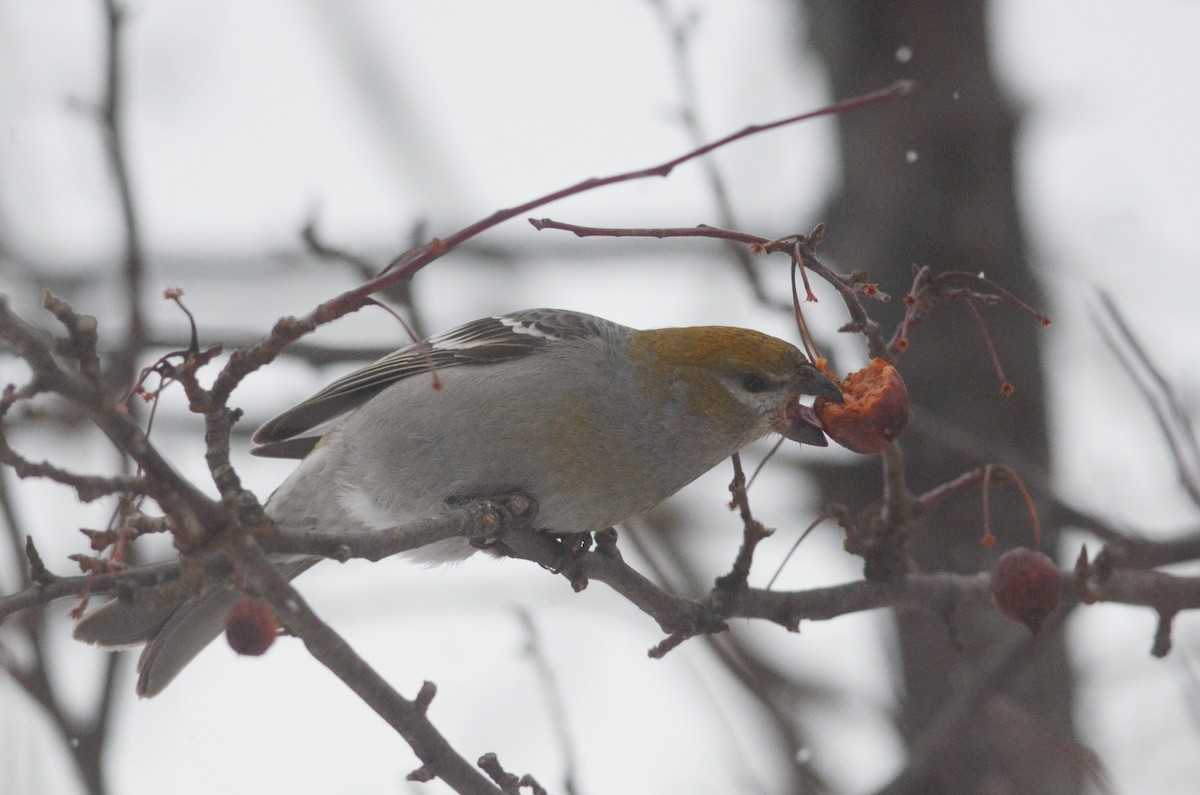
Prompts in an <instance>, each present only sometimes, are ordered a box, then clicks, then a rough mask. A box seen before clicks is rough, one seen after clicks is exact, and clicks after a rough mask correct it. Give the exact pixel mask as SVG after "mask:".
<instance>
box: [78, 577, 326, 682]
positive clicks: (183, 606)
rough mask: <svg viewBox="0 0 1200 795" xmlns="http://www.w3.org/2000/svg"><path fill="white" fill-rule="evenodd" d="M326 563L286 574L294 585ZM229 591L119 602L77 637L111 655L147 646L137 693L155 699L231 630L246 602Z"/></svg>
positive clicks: (99, 612)
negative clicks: (233, 615) (229, 619)
mask: <svg viewBox="0 0 1200 795" xmlns="http://www.w3.org/2000/svg"><path fill="white" fill-rule="evenodd" d="M319 560H320V558H313V557H305V558H292V559H291V560H288V561H287V562H286V563H283V564H281V566H280V569H281V571H282V572H283V574H285V575H286V576H287V577H288V579H291V578H293V577H297V576H299V575H300V574H301V573H303V572H304V571H307V570H308V569H309V568H310V567H312V566H313V564H315V563H317V561H319ZM242 598H244V597H243V596H242V594H241V593H240V592H239V591H237V590H236V589H234V588H232V587H230V586H228V585H225V586H221V587H218V588H215V589H213V590H211V591H207V592H205V593H203V594H200V595H199V596H193V597H191V598H189V599H186V600H184V601H183V602H179V603H176V604H167V605H155V604H132V603H125V602H121V601H120V600H113V601H111V602H108V603H107V604H104V605H101V606H100V607H98V608H96V609H95V610H93V611H91V612H90V613H88V614H87V615H86V616H84V617H83V619H82V620H80V622H79V623H78V624H76V625H75V632H74V634H75V637H76V638H77V639H78V640H82V641H84V642H86V643H93V644H96V645H98V646H103V647H105V648H109V649H114V650H115V649H125V648H129V647H131V646H137V645H140V644H142V643H144V644H146V648H145V649H143V650H142V656H141V657H140V658H138V681H137V693H138V695H139V696H145V697H150V696H155V695H158V694H159V693H161V692H162V690H163V688H165V687H166V686H167V685H169V684H170V683H171V681H172V680H173V679H174V678H175V677H176V676H178V675H179V672H180V671H182V670H183V669H184V668H185V667H186V666H187V664H188V663H190V662H191V661H192V659H193V658H195V656H196V655H197V654H199V653H200V652H201V651H203V649H204V647H205V646H207V645H208V644H209V643H211V642H212V641H213V640H214V639H215V638H216V637H217V636H218V635H220V634H221V632H222V631H223V630H224V629H225V615H226V614H227V613H228V612H229V608H231V607H233V605H234V604H236V603H237V602H238V601H239V600H240V599H242Z"/></svg>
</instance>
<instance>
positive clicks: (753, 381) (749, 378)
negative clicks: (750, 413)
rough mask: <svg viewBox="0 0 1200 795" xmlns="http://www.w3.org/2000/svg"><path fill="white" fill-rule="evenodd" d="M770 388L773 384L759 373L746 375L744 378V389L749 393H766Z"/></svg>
mask: <svg viewBox="0 0 1200 795" xmlns="http://www.w3.org/2000/svg"><path fill="white" fill-rule="evenodd" d="M770 388H771V384H770V383H769V382H768V381H767V379H765V378H763V377H762V376H761V375H759V374H758V373H746V374H745V375H743V376H742V389H744V390H746V391H747V392H751V393H754V392H766V391H767V390H768V389H770Z"/></svg>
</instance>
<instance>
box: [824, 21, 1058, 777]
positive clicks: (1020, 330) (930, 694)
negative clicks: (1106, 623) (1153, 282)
mask: <svg viewBox="0 0 1200 795" xmlns="http://www.w3.org/2000/svg"><path fill="white" fill-rule="evenodd" d="M806 9H807V12H808V20H809V27H810V30H809V35H810V37H811V40H812V42H813V43H814V45H815V46H816V48H817V50H818V51H819V53H820V54H821V56H822V57H823V58H824V61H825V64H826V66H827V68H828V72H829V79H830V82H831V86H832V93H833V95H834V96H835V97H837V98H843V97H848V96H851V95H853V94H856V93H859V92H862V91H866V90H870V89H874V88H879V87H882V86H886V85H888V84H890V83H891V82H893V81H894V80H896V79H899V78H913V79H915V80H916V81H917V89H916V92H915V94H914V95H912V96H909V97H907V98H905V99H903V100H901V101H899V102H893V103H890V104H887V105H884V106H880V107H875V108H870V109H867V110H863V111H858V112H856V113H853V114H850V115H847V116H842V117H840V118H839V119H838V124H839V125H840V137H841V141H840V153H841V159H842V169H843V174H844V181H843V184H842V188H841V193H840V194H839V195H837V196H836V197H835V198H834V199H833V200H832V202H831V204H830V206H829V207H828V208H827V212H826V214H825V217H824V220H825V221H826V222H827V224H828V228H827V231H826V235H825V240H826V242H825V245H824V248H823V249H822V250H823V252H824V254H825V256H826V258H827V259H828V260H830V261H832V262H833V263H834V264H835V267H837V268H838V269H839V270H842V271H849V270H853V269H863V270H867V271H869V272H870V274H871V277H872V280H873V281H877V282H878V283H879V284H880V286H881V287H882V288H883V289H884V290H885V291H887V292H889V293H891V294H892V295H893V297H894V299H895V300H893V301H892V302H891V303H890V304H888V305H884V306H879V307H878V312H877V313H876V316H877V317H878V318H880V319H881V320H883V321H884V322H885V324H894V323H895V322H896V321H897V320H898V319H899V317H900V315H901V314H902V312H903V309H904V307H903V302H902V301H900V300H899V299H900V297H901V296H903V295H904V293H905V292H906V289H907V286H908V285H909V283H910V281H911V277H912V268H913V265H914V264H916V265H928V266H931V267H932V268H934V269H935V270H937V271H944V270H965V271H970V272H984V273H986V274H987V276H988V277H989V278H991V279H993V280H995V281H997V282H999V283H1000V284H1002V285H1004V286H1005V287H1007V288H1008V289H1009V290H1011V291H1013V292H1014V293H1016V294H1017V295H1019V296H1021V297H1022V298H1024V299H1026V300H1028V301H1029V302H1030V303H1033V304H1035V305H1036V304H1037V302H1038V294H1037V285H1036V284H1035V282H1034V279H1033V276H1032V274H1031V272H1030V268H1029V263H1028V262H1027V261H1026V260H1025V257H1024V247H1023V241H1022V237H1021V230H1020V224H1019V219H1018V216H1017V208H1016V201H1015V196H1014V183H1013V176H1014V173H1013V172H1014V169H1013V132H1014V126H1015V120H1014V116H1013V113H1012V110H1011V109H1010V108H1009V107H1008V106H1007V105H1006V104H1005V102H1004V100H1003V98H1002V97H1001V96H1000V95H999V92H998V90H997V87H996V85H995V84H994V82H993V79H992V75H991V72H990V68H989V62H988V42H987V34H986V21H987V20H986V13H985V12H986V9H985V6H984V4H983V3H981V2H977V1H972V2H960V1H959V0H939V1H935V0H919V2H911V3H883V2H861V1H859V0H854V1H853V2H851V1H849V0H809V2H807V3H806ZM983 315H984V317H985V320H986V323H987V326H988V328H989V330H990V332H991V334H992V337H993V339H994V341H995V343H996V347H997V350H998V353H999V356H1000V358H1001V361H1002V363H1003V366H1004V369H1005V371H1006V374H1007V377H1008V380H1009V381H1011V382H1012V383H1013V384H1014V385H1015V387H1016V392H1015V394H1014V395H1013V396H1011V397H1007V398H1006V397H1002V396H1001V393H1000V386H1001V381H1000V380H999V379H998V378H997V377H996V375H995V374H994V373H993V369H992V364H991V359H990V357H989V355H988V351H987V347H986V343H985V341H984V338H983V336H982V334H981V332H980V330H979V327H978V324H977V322H976V321H975V319H974V317H973V316H972V314H971V313H970V311H969V309H968V308H967V307H966V306H965V305H959V304H953V305H944V306H942V307H941V308H939V309H938V310H937V311H936V312H935V313H934V314H933V315H932V317H931V319H930V320H929V321H927V322H926V323H925V324H924V325H923V326H921V327H920V328H919V329H918V330H917V331H916V332H915V333H914V334H913V336H912V339H911V347H910V349H909V351H908V352H907V353H906V354H905V355H904V356H903V358H902V360H901V363H900V369H901V372H902V374H903V376H904V379H905V381H906V383H907V385H908V389H909V393H910V396H911V399H912V402H913V406H914V422H913V424H912V425H911V426H910V428H909V430H908V431H907V432H906V433H905V434H904V436H903V437H902V440H901V444H902V447H903V449H904V453H905V457H906V461H907V464H908V473H909V482H910V486H911V487H912V488H913V489H914V491H922V490H924V489H927V488H929V487H931V486H934V485H936V484H938V483H941V482H943V481H945V480H948V479H950V478H952V477H954V476H956V475H959V474H961V473H963V472H965V471H967V470H969V469H971V468H974V467H975V466H978V465H979V464H982V463H987V462H993V463H997V462H999V463H1008V464H1011V465H1012V466H1013V467H1014V468H1016V469H1017V470H1018V472H1021V471H1031V468H1036V469H1038V470H1040V471H1043V472H1044V471H1045V470H1046V468H1047V467H1048V449H1047V439H1046V421H1045V415H1044V406H1043V398H1042V395H1043V390H1042V385H1043V384H1042V378H1043V376H1042V372H1041V368H1040V359H1039V347H1038V342H1039V334H1040V333H1041V329H1040V328H1039V325H1038V323H1037V322H1036V320H1034V319H1033V318H1031V317H1029V316H1028V315H1025V314H1023V313H1021V312H1019V311H1017V310H1016V309H1015V308H1013V307H1012V306H1001V307H997V308H985V309H983ZM891 327H892V325H885V328H889V329H890V328H891ZM964 439H970V440H971V441H970V442H969V443H965V444H964V443H963V440H964ZM954 440H957V441H954ZM878 467H879V465H878V463H877V462H876V461H875V460H873V459H863V460H862V462H861V464H859V465H857V466H852V467H844V468H839V469H837V470H834V471H825V472H823V473H822V474H821V481H822V488H823V490H824V496H825V497H826V499H828V500H833V501H837V502H841V503H845V504H847V505H851V506H863V505H867V504H870V503H871V502H872V501H875V500H877V499H878V498H879V475H878ZM991 503H992V506H991V507H992V511H991V513H992V520H993V525H992V527H993V530H994V532H995V533H996V535H997V536H998V538H999V544H998V547H997V550H988V549H985V548H984V547H983V546H982V545H981V544H980V542H979V538H980V535H981V516H982V514H981V508H980V501H979V499H978V497H977V496H975V497H964V498H960V499H959V500H958V501H956V502H955V503H954V504H952V505H950V506H947V507H944V508H940V509H938V510H937V511H935V512H934V513H933V515H931V516H929V517H926V519H925V520H924V521H923V522H922V523H921V525H920V527H919V529H918V531H917V532H916V533H915V534H914V536H913V538H912V543H911V551H912V554H913V558H914V560H915V561H916V565H917V566H918V567H919V568H921V569H922V570H927V571H937V570H950V571H958V572H974V571H979V570H981V569H986V568H988V567H989V566H990V565H991V562H992V561H993V560H994V558H995V556H996V555H997V554H998V553H999V551H1003V550H1004V549H1007V548H1010V547H1013V546H1019V545H1032V539H1031V527H1030V522H1029V519H1028V517H1027V514H1026V513H1025V511H1024V509H1023V507H1022V506H1021V503H1020V500H1019V499H1017V498H1016V496H1015V493H1014V492H1013V490H1012V489H1010V488H1007V487H1001V488H999V489H996V490H994V493H993V496H992V500H991ZM1051 530H1052V529H1051ZM1053 541H1054V538H1053V533H1052V532H1051V534H1050V537H1049V538H1048V539H1047V542H1048V543H1049V544H1050V545H1052V544H1053ZM993 613H994V611H993V612H988V613H986V614H984V613H981V612H980V611H976V613H975V614H971V615H961V614H956V615H954V616H951V617H949V618H947V617H943V616H936V615H931V614H928V613H918V612H912V611H908V612H899V613H897V615H896V623H897V631H898V639H899V644H900V649H899V657H900V665H901V666H902V680H901V681H902V682H903V688H904V691H903V695H902V697H901V703H902V715H900V716H899V718H898V722H899V725H900V727H901V731H902V732H903V734H904V737H905V740H906V742H907V743H908V747H909V749H910V751H911V752H912V757H911V762H910V767H909V769H908V770H906V771H905V774H904V775H903V776H901V777H900V778H898V779H897V780H896V781H895V782H893V784H892V786H891V787H890V788H889V790H888V791H889V792H912V793H918V792H919V793H948V794H949V793H952V794H953V795H971V794H972V793H980V795H983V793H987V794H988V795H996V794H997V793H1054V795H1062V794H1063V793H1072V792H1080V791H1081V789H1082V784H1081V781H1080V779H1081V775H1080V767H1081V766H1080V765H1079V764H1072V763H1071V761H1070V759H1071V758H1076V759H1077V758H1080V757H1079V756H1078V755H1077V753H1076V752H1075V751H1074V749H1075V748H1076V746H1075V743H1074V738H1073V732H1072V725H1071V702H1072V694H1071V678H1070V671H1069V667H1068V661H1067V656H1066V652H1065V649H1064V644H1063V638H1062V633H1061V626H1060V624H1055V625H1053V626H1051V627H1048V628H1047V630H1046V631H1044V632H1043V633H1042V636H1041V637H1039V638H1038V639H1037V641H1036V642H1035V643H1032V644H1030V645H1029V646H1028V647H1027V648H1026V649H1024V650H1023V651H1022V652H1021V653H1020V655H1019V656H1018V658H1017V659H1016V660H1015V662H1014V663H1013V664H1011V665H1006V666H1001V667H1000V669H997V668H996V665H995V663H996V654H997V649H1000V648H1004V647H1005V646H1006V645H1007V647H1009V648H1011V647H1012V646H1013V644H1014V643H1018V642H1020V640H1019V638H1017V637H1016V633H1019V632H1025V630H1024V628H1023V627H1020V626H1019V625H1015V624H1012V623H1011V622H1007V621H1006V620H1005V619H1003V618H1001V617H1000V616H999V615H998V614H993ZM989 666H991V669H989ZM989 670H991V672H990V673H989ZM981 681H982V682H984V683H985V684H984V685H981V686H980V692H981V693H982V694H983V695H982V697H981V698H980V699H979V700H977V701H976V702H975V703H976V704H977V706H978V709H972V710H968V712H967V714H968V715H969V717H967V718H966V719H965V720H961V721H959V722H958V723H957V724H955V725H956V730H954V731H950V732H944V731H943V733H942V734H941V735H940V736H939V735H937V734H933V733H931V732H932V731H936V730H938V729H944V728H945V726H946V725H947V724H946V723H945V721H946V720H947V719H948V717H949V716H948V715H947V714H946V713H945V712H944V709H945V707H946V705H947V703H949V702H948V700H950V699H952V696H953V695H954V693H956V692H959V693H961V688H963V687H968V686H970V685H969V684H968V683H970V682H976V683H978V682H981ZM959 705H960V706H961V705H962V701H961V700H960V702H959ZM931 727H933V728H931Z"/></svg>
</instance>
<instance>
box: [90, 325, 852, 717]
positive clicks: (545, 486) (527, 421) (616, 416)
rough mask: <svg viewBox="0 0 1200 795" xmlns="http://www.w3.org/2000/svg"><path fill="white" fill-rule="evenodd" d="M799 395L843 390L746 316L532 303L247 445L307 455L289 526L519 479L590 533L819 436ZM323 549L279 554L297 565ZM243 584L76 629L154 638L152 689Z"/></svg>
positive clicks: (282, 499)
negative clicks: (605, 312) (767, 445)
mask: <svg viewBox="0 0 1200 795" xmlns="http://www.w3.org/2000/svg"><path fill="white" fill-rule="evenodd" d="M432 371H436V373H437V378H438V379H440V381H441V388H440V389H435V388H434V386H433V385H434V376H433V374H432ZM801 394H808V395H818V396H825V397H828V398H831V399H833V400H839V401H840V400H841V393H840V392H839V390H838V388H837V386H836V385H835V384H834V383H833V382H832V381H831V380H829V379H828V378H826V377H825V376H824V375H822V374H821V373H820V372H819V371H818V370H817V369H816V368H815V367H814V366H813V365H812V364H810V363H809V362H808V360H807V359H806V358H805V357H804V354H802V353H801V352H800V351H799V350H798V349H797V348H796V347H795V346H793V345H791V344H789V343H787V342H784V341H782V340H779V339H776V338H774V337H769V336H767V335H765V334H761V333H759V332H756V331H750V330H747V329H740V328H724V327H715V326H706V327H695V328H665V329H654V330H650V331H638V330H635V329H632V328H627V327H625V326H621V325H618V324H616V323H612V322H610V321H608V320H604V319H602V318H598V317H593V316H591V315H584V314H580V313H578V312H569V311H563V310H555V309H532V310H527V311H523V312H515V313H513V314H510V315H505V316H502V317H491V318H485V319H482V320H477V321H475V322H473V323H468V324H466V325H464V326H460V327H459V328H456V329H454V330H452V331H449V332H447V333H445V334H442V335H440V336H437V337H434V338H432V339H430V340H429V341H428V343H427V346H417V345H414V346H410V347H407V348H404V349H402V350H400V351H397V352H396V353H393V354H391V355H389V356H386V357H384V358H383V359H380V360H379V361H377V362H375V363H374V364H372V365H370V366H368V367H366V368H364V369H362V370H359V371H358V372H355V373H353V374H351V375H348V376H346V377H345V378H342V379H340V380H338V381H336V382H334V383H333V384H331V385H330V386H328V387H326V388H325V389H323V390H322V391H320V392H318V393H317V394H316V395H314V396H313V397H311V398H309V399H308V400H306V401H304V402H303V403H301V404H299V405H298V406H296V407H294V408H291V409H289V410H287V411H285V412H284V413H282V414H280V415H279V416H277V417H275V418H274V419H272V420H270V421H269V422H267V423H266V424H265V425H263V426H262V427H261V428H260V429H259V430H258V432H257V433H256V434H255V435H254V441H255V442H256V443H257V444H259V447H258V448H257V449H256V450H255V451H254V452H255V453H256V454H258V455H265V456H272V457H282V458H301V459H303V460H302V461H301V463H300V465H299V466H298V467H297V468H296V470H295V471H294V472H293V473H292V474H291V476H290V477H288V478H287V480H286V481H284V483H283V484H282V485H281V486H280V487H279V488H278V489H277V490H276V491H275V493H274V494H273V495H271V499H270V500H269V501H268V503H267V506H266V508H267V513H268V514H269V515H270V516H271V518H272V519H274V520H275V522H276V523H277V524H279V525H280V526H282V527H293V528H310V529H319V530H321V531H323V532H331V533H336V532H338V531H340V530H384V529H390V528H395V527H399V526H402V525H404V524H405V523H406V522H410V521H412V520H414V519H418V518H422V517H427V516H432V515H435V514H437V513H438V512H440V511H442V510H445V507H446V506H447V504H454V503H458V502H461V501H462V500H468V499H471V498H482V497H488V496H496V495H503V494H511V493H515V492H523V493H526V494H528V495H530V496H531V497H533V498H534V499H535V500H536V501H537V504H538V512H537V515H536V522H535V523H536V525H537V527H539V528H542V529H545V530H548V531H552V532H555V533H586V532H593V531H597V530H602V529H604V528H606V527H609V526H611V525H613V524H616V523H618V522H621V521H622V520H624V519H627V518H629V517H630V516H632V515H634V514H637V513H640V512H642V511H645V510H647V509H649V508H651V507H653V506H655V505H657V504H658V503H660V502H662V501H663V500H664V499H666V498H667V497H669V496H670V495H672V494H674V493H675V492H676V491H678V490H679V489H681V488H682V487H683V486H685V485H687V484H688V483H690V482H691V481H693V480H695V479H696V478H697V477H699V476H700V475H702V474H704V473H705V472H706V471H708V470H709V469H711V468H712V467H714V466H715V465H716V464H718V463H719V462H720V461H721V460H723V459H725V458H727V457H729V456H730V455H732V454H733V453H735V452H737V451H738V450H739V449H740V448H741V447H743V446H744V445H746V444H748V443H749V442H752V441H754V440H756V439H759V438H762V437H764V436H766V435H768V434H770V433H772V432H776V433H780V434H782V435H783V436H785V437H787V438H789V439H793V440H795V441H798V442H803V443H806V444H812V445H825V444H826V441H825V437H824V434H823V433H822V431H821V427H820V423H819V422H818V421H817V419H816V417H815V415H814V414H813V413H812V411H811V409H809V408H807V407H805V406H802V405H801V404H800V403H799V400H798V398H799V396H800V395H801ZM327 423H332V424H331V425H329V426H328V428H327V429H324V432H323V433H321V432H314V431H313V429H314V428H318V427H321V426H324V425H326V424H327ZM473 551H475V550H474V548H472V547H471V546H470V545H469V544H468V543H467V542H466V540H465V539H451V540H450V541H443V542H439V543H438V544H435V545H432V546H431V547H425V548H422V549H421V550H418V553H420V554H419V557H421V558H423V559H425V560H427V561H444V560H453V559H457V558H461V557H465V556H467V555H469V554H471V553H472V552H473ZM316 560H317V559H316V558H301V559H297V558H292V559H289V560H286V561H281V562H280V564H279V565H280V568H281V569H282V570H284V571H285V572H286V573H287V574H288V575H289V576H295V575H297V574H299V573H300V572H301V571H303V570H305V569H307V568H308V567H309V566H310V565H312V564H313V563H315V562H316ZM239 598H240V597H239V595H238V593H237V592H236V591H235V590H234V589H233V588H232V587H229V586H220V587H217V588H215V589H214V590H211V591H209V592H207V593H205V594H203V595H202V596H198V597H194V598H192V599H190V600H188V601H187V602H184V603H183V604H182V605H175V606H171V605H168V606H166V607H162V608H158V609H151V608H147V607H144V606H136V605H128V604H122V603H119V602H110V603H109V604H107V605H104V606H103V607H101V608H99V609H98V610H96V611H94V612H93V613H91V614H90V615H88V616H87V617H85V618H84V619H83V621H81V622H80V623H79V625H78V626H77V627H76V632H75V634H76V637H78V638H80V639H82V640H86V641H89V642H92V643H99V644H101V645H105V646H129V645H135V644H137V643H143V642H147V643H148V646H147V647H146V650H145V651H144V652H143V654H142V657H141V660H140V662H139V665H138V670H139V672H140V677H139V680H138V693H139V694H140V695H144V696H152V695H154V694H156V693H158V692H160V691H161V690H162V689H163V688H164V687H166V685H167V684H168V683H169V682H170V681H171V680H172V679H174V677H175V676H176V675H177V674H178V673H179V671H180V670H182V668H183V667H184V666H185V665H186V664H187V663H188V662H189V661H190V660H191V659H192V658H193V657H194V656H195V655H196V654H198V653H199V652H200V651H201V649H203V648H204V647H205V646H206V645H208V643H209V642H210V641H211V640H212V639H213V638H215V637H216V636H217V635H218V634H220V632H221V630H222V628H223V626H224V616H225V614H226V612H227V611H228V609H229V607H230V606H231V605H232V604H234V603H235V602H236V601H237V600H238V599H239Z"/></svg>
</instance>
